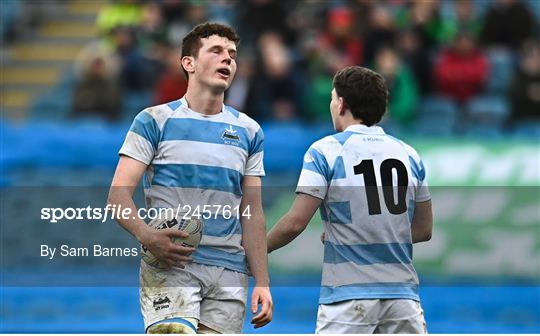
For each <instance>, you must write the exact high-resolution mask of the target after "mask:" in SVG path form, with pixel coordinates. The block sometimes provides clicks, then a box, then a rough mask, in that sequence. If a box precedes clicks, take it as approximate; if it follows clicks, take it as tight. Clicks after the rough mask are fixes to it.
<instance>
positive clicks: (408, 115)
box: [375, 46, 418, 128]
mask: <svg viewBox="0 0 540 336" xmlns="http://www.w3.org/2000/svg"><path fill="white" fill-rule="evenodd" d="M375 70H376V71H377V72H379V73H380V74H381V75H382V76H383V77H384V79H385V81H386V86H387V87H388V90H389V92H390V95H389V102H388V112H389V113H388V115H387V116H388V121H389V122H391V123H393V124H398V125H399V126H401V127H402V128H407V127H408V126H410V124H411V121H412V120H413V119H414V112H415V108H416V104H417V103H418V86H417V84H416V81H415V79H414V76H413V75H412V73H411V71H410V70H409V68H408V67H407V66H406V65H405V64H403V63H402V62H401V60H400V56H399V54H398V53H397V51H396V50H395V49H394V48H393V47H390V46H385V47H382V48H380V49H379V50H378V51H377V53H376V54H375Z"/></svg>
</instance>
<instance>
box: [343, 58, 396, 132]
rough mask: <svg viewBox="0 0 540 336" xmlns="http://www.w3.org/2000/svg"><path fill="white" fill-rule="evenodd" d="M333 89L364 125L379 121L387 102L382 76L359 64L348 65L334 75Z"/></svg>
mask: <svg viewBox="0 0 540 336" xmlns="http://www.w3.org/2000/svg"><path fill="white" fill-rule="evenodd" d="M333 85H334V89H335V90H336V94H337V95H338V97H342V98H343V100H344V101H345V106H346V107H348V108H349V109H350V110H351V113H352V115H353V117H354V118H355V119H361V120H362V122H363V123H364V124H365V125H366V126H372V125H375V124H377V123H378V122H379V121H381V119H382V117H383V115H384V113H385V112H386V106H387V104H388V88H387V87H386V83H385V81H384V78H383V76H381V75H380V74H378V73H376V72H375V71H372V70H369V69H367V68H363V67H360V66H356V65H355V66H349V67H346V68H344V69H341V70H339V71H338V72H337V73H336V75H335V76H334V83H333Z"/></svg>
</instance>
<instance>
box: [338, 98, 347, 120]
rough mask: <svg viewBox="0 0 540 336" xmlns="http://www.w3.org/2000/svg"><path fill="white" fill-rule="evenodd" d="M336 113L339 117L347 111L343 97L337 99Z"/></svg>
mask: <svg viewBox="0 0 540 336" xmlns="http://www.w3.org/2000/svg"><path fill="white" fill-rule="evenodd" d="M338 102H339V104H338V112H339V115H340V116H343V115H345V111H346V110H347V104H345V100H344V99H343V97H338Z"/></svg>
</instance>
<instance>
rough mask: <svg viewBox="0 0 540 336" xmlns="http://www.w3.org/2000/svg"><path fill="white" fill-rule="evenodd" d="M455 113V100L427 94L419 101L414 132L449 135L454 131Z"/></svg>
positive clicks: (456, 110)
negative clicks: (427, 95)
mask: <svg viewBox="0 0 540 336" xmlns="http://www.w3.org/2000/svg"><path fill="white" fill-rule="evenodd" d="M457 115H458V107H457V105H456V103H455V101H453V100H452V99H450V98H448V97H444V96H429V97H427V98H425V99H423V100H422V102H421V103H420V108H419V113H418V119H417V122H416V133H418V134H419V135H436V136H450V135H452V134H453V132H454V129H455V126H456V121H457Z"/></svg>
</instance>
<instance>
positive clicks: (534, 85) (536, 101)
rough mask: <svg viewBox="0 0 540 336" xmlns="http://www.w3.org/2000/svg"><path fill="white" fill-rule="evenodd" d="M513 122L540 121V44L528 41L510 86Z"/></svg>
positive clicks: (511, 117) (511, 119)
mask: <svg viewBox="0 0 540 336" xmlns="http://www.w3.org/2000/svg"><path fill="white" fill-rule="evenodd" d="M509 99H510V102H511V105H512V112H511V113H512V114H511V116H510V122H511V123H517V122H528V121H534V122H535V123H537V124H538V123H539V122H540V45H539V43H538V41H532V40H531V41H528V42H527V43H525V46H524V48H523V54H522V56H521V59H520V63H519V67H518V71H517V73H516V76H515V78H514V80H513V82H512V85H511V86H510V92H509Z"/></svg>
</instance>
